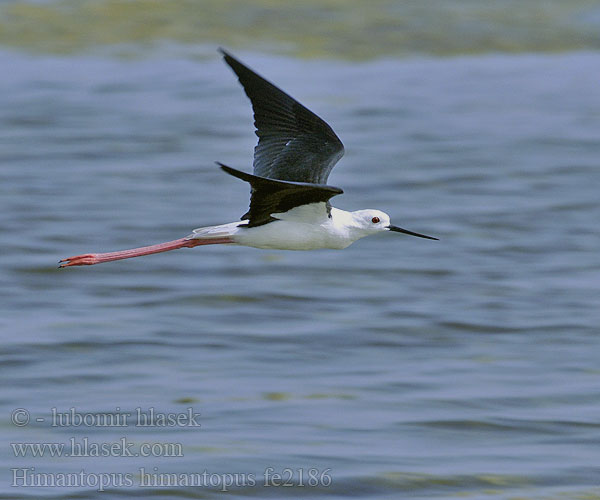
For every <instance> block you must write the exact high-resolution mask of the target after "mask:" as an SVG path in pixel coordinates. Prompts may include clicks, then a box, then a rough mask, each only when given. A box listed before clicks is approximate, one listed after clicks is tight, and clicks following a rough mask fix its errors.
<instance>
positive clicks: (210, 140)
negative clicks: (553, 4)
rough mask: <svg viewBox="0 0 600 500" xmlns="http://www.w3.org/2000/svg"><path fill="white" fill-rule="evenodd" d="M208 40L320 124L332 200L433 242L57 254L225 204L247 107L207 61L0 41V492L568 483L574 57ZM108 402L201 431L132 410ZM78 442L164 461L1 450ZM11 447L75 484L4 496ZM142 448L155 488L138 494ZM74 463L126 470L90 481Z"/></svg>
mask: <svg viewBox="0 0 600 500" xmlns="http://www.w3.org/2000/svg"><path fill="white" fill-rule="evenodd" d="M211 52H212V48H211ZM237 55H239V56H240V57H241V58H242V59H243V60H245V61H246V62H248V63H249V64H250V65H251V66H253V67H255V68H257V69H260V71H261V72H262V73H264V74H266V75H268V76H269V77H270V78H271V79H272V80H274V81H275V82H277V83H278V84H279V85H280V86H282V87H283V88H284V89H286V90H287V91H289V92H290V93H291V94H292V95H294V96H295V97H297V98H299V99H300V100H301V101H302V102H303V103H305V104H306V105H307V106H309V107H310V108H311V109H314V110H315V111H316V112H317V113H319V114H320V115H321V116H323V117H324V118H325V119H326V120H327V121H328V122H329V123H330V124H331V125H332V126H333V127H334V129H335V130H336V132H337V133H338V135H339V136H340V137H341V139H342V141H343V142H344V143H345V145H346V151H347V153H346V156H345V157H344V158H343V159H342V161H341V162H340V163H339V165H338V166H337V167H336V169H335V170H334V171H333V173H332V176H331V178H330V181H331V183H332V184H334V185H339V186H341V187H343V188H344V189H345V194H344V195H343V196H341V197H337V198H336V199H335V200H334V201H335V202H336V203H335V204H336V205H337V206H339V207H340V208H343V209H348V210H354V209H359V208H380V209H382V210H385V211H386V212H388V213H390V214H391V215H392V220H393V221H394V222H395V223H396V224H398V225H401V226H404V227H407V228H409V229H413V230H416V231H421V232H424V233H427V234H432V235H435V236H438V237H440V238H441V241H439V242H431V241H425V240H420V239H417V238H410V237H403V236H399V235H392V234H389V235H388V234H386V235H381V236H380V237H372V238H368V239H365V240H361V241H359V242H357V243H356V244H354V245H353V246H351V247H350V248H348V249H347V250H344V251H342V252H339V251H316V252H306V253H304V252H273V251H260V250H255V249H249V248H235V247H218V246H215V247H202V248H197V249H189V250H188V249H186V250H181V251H177V252H170V253H165V254H160V255H154V256H149V257H145V258H141V259H133V260H126V261H120V262H115V263H111V264H104V265H100V266H94V267H89V268H72V269H65V270H58V269H57V268H56V265H57V261H58V260H59V259H60V258H63V257H68V256H70V255H75V254H78V253H83V252H88V251H110V250H116V249H121V248H128V247H132V246H139V245H145V244H150V243H155V242H159V241H164V240H169V239H174V238H178V237H181V236H184V235H186V234H188V233H189V232H190V230H191V229H193V228H195V227H198V226H202V225H208V224H214V223H221V222H229V221H233V220H235V219H237V218H238V217H239V216H240V215H241V214H242V213H243V212H244V211H245V210H246V207H247V199H248V192H247V186H246V185H244V184H243V183H241V182H238V181H236V180H235V179H233V178H230V177H228V176H226V175H224V174H223V173H221V172H220V171H219V170H218V168H217V167H216V166H215V165H214V163H213V162H214V161H215V160H220V161H223V162H224V163H228V164H231V165H232V166H235V167H238V168H246V169H249V168H250V165H251V155H252V147H253V145H254V142H255V141H254V140H255V137H254V135H253V134H252V118H251V112H250V107H249V104H248V102H247V100H246V98H245V96H244V95H243V92H242V90H241V88H239V86H238V84H237V82H236V81H235V78H234V77H233V75H232V74H231V73H230V71H229V70H228V69H227V68H226V66H225V65H224V64H223V63H222V62H221V61H220V60H218V58H217V57H216V56H215V57H212V58H210V59H202V60H193V59H179V58H173V57H169V58H166V57H161V56H160V55H157V56H154V57H148V58H146V59H142V60H140V59H136V60H128V61H120V60H115V59H111V58H102V57H93V56H91V55H72V56H69V57H51V56H41V55H37V56H34V55H24V54H19V53H14V52H2V53H0V66H1V67H3V68H5V71H4V72H3V73H4V75H3V77H2V79H1V80H0V124H1V129H2V134H1V135H0V176H1V183H0V190H1V199H2V210H1V211H0V244H1V247H2V266H1V267H0V280H1V283H2V287H1V288H0V311H1V316H0V326H1V342H2V348H1V350H0V352H1V358H0V370H1V373H2V381H3V383H2V392H1V395H2V397H1V398H0V405H1V408H0V415H1V418H0V432H1V434H2V441H3V443H4V444H3V445H2V449H1V455H0V465H1V474H2V475H1V479H2V481H1V484H2V486H1V489H0V498H6V499H17V498H36V499H41V498H44V499H45V498H57V499H64V498H129V497H138V498H149V497H152V498H164V499H167V498H169V499H170V498H217V497H218V498H221V497H222V495H221V493H219V489H220V488H221V487H222V484H219V481H226V480H227V478H228V477H229V476H227V475H228V474H235V473H237V474H238V479H239V480H240V481H243V480H245V481H246V484H245V485H241V486H237V487H236V486H232V487H230V488H228V489H229V490H230V494H229V495H228V498H246V497H254V498H263V497H264V498H290V497H306V498H325V497H327V498H345V497H357V498H367V497H368V498H456V497H462V496H464V497H467V498H473V499H480V498H486V499H488V498H507V499H508V498H527V499H529V498H538V499H542V498H543V499H549V498H551V499H554V498H557V499H558V498H586V499H596V498H598V497H599V493H598V490H597V485H598V483H599V481H600V466H599V461H600V451H599V450H600V447H599V446H600V442H599V439H598V435H599V434H598V433H599V430H600V424H599V422H598V415H599V414H600V389H599V388H600V385H599V382H600V369H599V365H598V353H599V349H600V340H599V336H598V334H599V327H598V324H599V320H600V313H599V309H598V303H599V299H600V253H599V252H598V248H599V246H600V245H599V244H600V237H599V234H598V229H597V225H598V221H599V220H600V197H599V193H600V174H599V170H598V169H599V163H598V159H599V158H600V142H599V140H598V138H599V134H598V132H599V120H600V99H599V90H598V72H597V71H596V70H595V69H594V68H598V67H600V56H599V55H598V54H597V53H582V52H572V53H566V54H554V55H543V56H542V55H484V56H477V57H455V58H450V59H436V58H408V59H398V58H394V57H388V58H375V59H372V60H370V61H367V62H361V63H350V62H344V61H342V60H334V61H331V60H328V61H324V60H321V59H314V60H308V61H307V60H300V59H296V58H293V57H282V56H274V55H267V54H265V53H261V52H258V51H254V52H245V51H237ZM6 68H8V70H6ZM138 407H139V408H142V409H143V410H144V411H147V410H148V409H150V408H154V409H155V411H156V412H157V413H168V412H175V413H183V414H185V413H186V412H187V411H188V410H187V409H188V408H193V411H194V412H198V413H200V414H201V416H200V417H199V423H200V424H201V425H200V426H199V427H190V426H175V427H160V426H154V427H137V426H135V423H136V419H135V411H136V410H135V409H136V408H138ZM17 408H23V409H26V410H27V411H28V412H29V414H30V418H31V421H30V422H29V424H28V425H24V426H18V425H14V424H13V423H11V413H12V412H13V411H14V410H15V409H17ZM52 408H56V411H58V412H68V411H69V409H70V408H75V410H74V411H75V412H76V413H77V414H86V413H100V414H107V413H112V414H114V415H117V416H118V415H124V414H126V413H131V414H132V416H131V417H130V418H129V420H128V422H127V423H128V425H127V426H126V427H102V426H98V425H70V426H69V425H62V426H60V425H59V426H54V427H53V426H52ZM15 418H17V419H19V418H23V414H22V413H21V414H17V417H15ZM36 418H40V419H44V420H43V421H41V422H37V421H36ZM86 437H87V438H88V439H89V441H90V442H96V443H109V444H110V443H119V442H120V439H121V438H126V439H127V441H128V442H130V443H133V445H134V446H135V447H136V449H137V447H139V446H141V445H142V444H143V443H173V444H181V454H180V455H182V456H177V457H166V456H155V457H128V456H122V455H123V453H122V452H119V450H116V451H115V452H114V453H113V455H114V454H116V455H120V456H104V457H94V456H86V457H65V456H61V457H50V456H49V455H48V453H46V456H44V457H31V456H27V457H17V456H15V455H16V451H15V448H14V447H12V446H11V445H10V443H13V444H14V443H17V444H18V443H65V444H67V445H68V444H69V440H70V439H71V438H73V439H75V440H76V442H78V443H81V442H83V440H84V438H86ZM66 451H68V450H66ZM155 451H156V450H155ZM88 454H90V453H88ZM156 454H158V455H161V454H162V455H164V454H165V453H164V452H160V450H158V453H156ZM31 467H33V468H35V471H33V472H35V473H48V474H50V475H53V476H51V477H54V478H55V479H56V478H58V477H59V475H60V474H61V473H68V472H74V473H78V474H80V477H81V478H83V481H84V484H83V486H81V485H79V486H78V485H77V484H75V485H72V486H57V487H48V488H34V487H22V486H16V487H15V486H11V483H13V482H14V481H15V479H14V478H15V474H17V477H18V475H19V474H23V472H18V471H17V472H14V471H11V469H14V468H16V469H19V470H23V468H31ZM142 467H143V468H144V469H145V471H146V472H152V473H169V472H170V473H178V474H180V475H179V476H177V481H178V482H177V484H175V485H173V486H171V487H154V486H147V487H143V488H142V487H140V486H139V485H140V481H141V480H142V479H143V476H142V475H141V473H140V468H142ZM154 467H156V470H155V469H154ZM269 468H272V469H273V470H272V471H271V470H270V469H269ZM288 469H289V470H291V472H286V471H287V470H288ZM311 469H316V474H317V477H318V481H317V482H318V483H319V485H318V486H312V485H311V484H310V482H309V481H308V480H307V477H308V476H309V472H310V470H311ZM81 471H83V473H81ZM204 471H206V472H207V474H208V475H209V476H204V478H205V479H206V478H207V477H209V478H210V481H212V483H211V484H212V486H211V484H209V485H208V486H202V487H198V486H196V487H185V486H182V484H183V481H184V479H185V478H189V477H190V476H191V475H192V474H193V473H199V474H202V473H203V472H204ZM101 473H113V474H117V473H118V474H122V475H123V477H130V478H131V483H132V484H121V485H120V486H119V485H117V487H114V488H110V487H107V491H105V492H104V493H99V492H97V491H96V490H97V489H98V487H97V485H96V483H94V481H98V480H99V479H98V478H100V477H101V476H100V474H101ZM272 473H280V474H282V475H283V482H285V479H287V478H288V476H289V475H293V480H292V481H291V482H290V484H292V486H289V487H288V486H270V487H265V486H264V482H265V477H264V476H265V474H266V475H267V476H268V477H270V478H271V482H269V483H268V484H273V482H272ZM300 474H303V475H304V476H303V479H301V478H300ZM127 475H128V476H127ZM31 477H33V476H31ZM114 477H115V476H113V479H114ZM250 478H254V483H255V484H254V485H252V484H250V483H251V480H250ZM329 481H330V484H328V482H329ZM16 482H17V484H22V483H23V481H21V482H19V480H17V481H16ZM302 484H303V486H302Z"/></svg>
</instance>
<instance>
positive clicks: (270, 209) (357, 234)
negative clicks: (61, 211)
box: [59, 49, 437, 267]
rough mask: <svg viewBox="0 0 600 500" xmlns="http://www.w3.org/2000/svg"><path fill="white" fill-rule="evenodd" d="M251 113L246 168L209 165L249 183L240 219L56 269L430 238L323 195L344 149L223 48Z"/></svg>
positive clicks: (332, 190) (321, 124) (331, 190)
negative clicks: (179, 255) (190, 251)
mask: <svg viewBox="0 0 600 500" xmlns="http://www.w3.org/2000/svg"><path fill="white" fill-rule="evenodd" d="M219 51H220V52H221V54H222V55H223V59H224V61H225V62H226V63H227V64H228V65H229V67H230V68H231V69H232V70H233V72H234V73H235V74H236V75H237V77H238V79H239V82H240V83H241V85H242V87H243V88H244V91H245V92H246V95H247V96H248V98H249V99H250V102H251V104H252V109H253V111H254V125H255V127H256V135H257V136H258V144H257V145H256V147H255V148H254V164H253V167H254V169H253V173H252V174H249V173H246V172H242V171H240V170H236V169H234V168H232V167H228V166H227V165H223V164H222V163H218V162H217V164H218V165H219V166H220V167H221V168H222V169H223V170H224V171H225V172H226V173H228V174H230V175H232V176H234V177H237V178H238V179H241V180H243V181H246V182H248V183H249V184H250V188H251V189H250V193H251V194H250V209H249V210H248V211H247V212H246V213H245V214H244V215H243V216H242V217H241V221H242V222H239V221H238V222H231V223H229V224H221V225H218V226H208V227H201V228H198V229H194V231H193V232H192V234H190V235H188V236H186V237H185V238H179V239H177V240H173V241H168V242H165V243H159V244H156V245H150V246H146V247H140V248H132V249H129V250H121V251H116V252H107V253H88V254H83V255H77V256H75V257H69V258H67V259H62V260H61V261H60V265H59V267H69V266H87V265H93V264H100V263H102V262H110V261H113V260H120V259H129V258H131V257H139V256H142V255H149V254H154V253H159V252H167V251H169V250H175V249H178V248H191V247H195V246H199V245H215V244H234V245H243V246H249V247H256V248H269V249H280V250H313V249H318V248H331V249H342V248H346V247H348V246H349V245H351V244H352V243H353V242H355V241H356V240H359V239H360V238H364V237H365V236H369V235H371V234H376V233H380V232H385V231H393V232H397V233H404V234H408V235H411V236H418V237H419V238H427V239H430V240H437V238H434V237H432V236H426V235H424V234H420V233H415V232H412V231H408V230H407V229H403V228H401V227H397V226H394V225H392V224H391V222H390V217H389V215H388V214H386V213H385V212H382V211H380V210H370V209H369V210H357V211H355V212H347V211H345V210H339V209H337V208H334V207H332V206H331V204H330V202H329V200H330V199H331V198H332V197H334V196H336V195H338V194H342V193H343V191H342V190H341V189H340V188H338V187H334V186H330V185H328V184H327V178H328V176H329V173H330V172H331V169H332V168H333V167H334V165H335V164H336V163H337V162H338V160H339V159H340V158H341V157H342V155H343V154H344V146H343V144H342V142H341V141H340V139H339V138H338V136H337V135H336V134H335V132H334V131H333V130H332V129H331V127H330V126H329V125H328V124H327V123H325V121H323V120H322V119H321V118H319V117H318V116H317V115H316V114H314V113H313V112H312V111H310V110H309V109H307V108H305V107H304V106H303V105H302V104H300V103H299V102H298V101H296V100H295V99H293V98H292V97H290V96H289V95H288V94H286V93H285V92H284V91H282V90H281V89H279V88H278V87H276V86H275V85H273V84H272V83H271V82H269V81H267V80H265V79H264V78H263V77H261V76H260V75H258V74H257V73H255V72H254V71H252V70H251V69H250V68H248V67H247V66H246V65H244V64H242V63H241V62H240V61H238V60H237V59H236V58H235V57H233V56H232V55H231V54H229V53H228V52H227V51H225V50H223V49H219Z"/></svg>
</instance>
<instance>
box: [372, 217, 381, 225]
mask: <svg viewBox="0 0 600 500" xmlns="http://www.w3.org/2000/svg"><path fill="white" fill-rule="evenodd" d="M371 222H372V223H373V224H379V222H380V221H379V217H373V218H372V219H371Z"/></svg>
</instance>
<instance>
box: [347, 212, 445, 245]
mask: <svg viewBox="0 0 600 500" xmlns="http://www.w3.org/2000/svg"><path fill="white" fill-rule="evenodd" d="M352 220H353V222H354V224H355V227H356V229H357V230H358V231H360V232H361V233H362V234H361V237H362V236H368V235H370V234H375V233H379V232H382V231H394V232H396V233H404V234H410V235H411V236H418V237H419V238H427V239H429V240H437V238H434V237H433V236H426V235H424V234H420V233H414V232H412V231H409V230H407V229H403V228H401V227H398V226H394V225H393V224H391V222H390V216H389V215H388V214H386V213H385V212H382V211H381V210H371V209H367V210H357V211H356V212H352Z"/></svg>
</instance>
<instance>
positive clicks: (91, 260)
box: [58, 237, 233, 267]
mask: <svg viewBox="0 0 600 500" xmlns="http://www.w3.org/2000/svg"><path fill="white" fill-rule="evenodd" d="M221 243H233V239H231V238H228V237H225V238H213V239H205V240H197V239H187V238H179V239H178V240H173V241H167V242H165V243H159V244H158V245H150V246H147V247H140V248H131V249H129V250H119V251H117V252H107V253H86V254H83V255H76V256H75V257H69V258H68V259H62V260H61V261H60V265H59V266H58V267H69V266H92V265H94V264H101V263H102V262H111V261H113V260H121V259H130V258H132V257H140V256H142V255H150V254H153V253H160V252H168V251H169V250H176V249H178V248H192V247H197V246H199V245H217V244H221Z"/></svg>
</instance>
